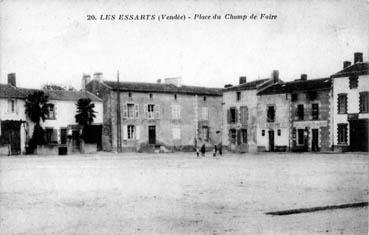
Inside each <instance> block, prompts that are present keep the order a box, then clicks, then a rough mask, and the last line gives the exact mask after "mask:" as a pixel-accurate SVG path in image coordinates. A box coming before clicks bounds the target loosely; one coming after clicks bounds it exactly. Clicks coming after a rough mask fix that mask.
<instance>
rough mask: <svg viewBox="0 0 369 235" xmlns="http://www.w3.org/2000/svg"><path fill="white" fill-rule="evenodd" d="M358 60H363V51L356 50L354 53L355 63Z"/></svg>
mask: <svg viewBox="0 0 369 235" xmlns="http://www.w3.org/2000/svg"><path fill="white" fill-rule="evenodd" d="M358 62H363V53H361V52H355V53H354V64H356V63H358Z"/></svg>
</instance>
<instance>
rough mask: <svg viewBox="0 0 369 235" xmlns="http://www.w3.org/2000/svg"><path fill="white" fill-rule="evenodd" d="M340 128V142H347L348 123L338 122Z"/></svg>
mask: <svg viewBox="0 0 369 235" xmlns="http://www.w3.org/2000/svg"><path fill="white" fill-rule="evenodd" d="M337 128H338V135H337V137H338V143H339V144H347V124H337Z"/></svg>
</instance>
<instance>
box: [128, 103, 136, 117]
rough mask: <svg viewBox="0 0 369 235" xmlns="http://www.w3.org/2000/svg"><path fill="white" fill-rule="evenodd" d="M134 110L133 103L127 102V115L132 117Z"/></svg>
mask: <svg viewBox="0 0 369 235" xmlns="http://www.w3.org/2000/svg"><path fill="white" fill-rule="evenodd" d="M134 112H135V105H134V104H127V117H128V118H133V117H134Z"/></svg>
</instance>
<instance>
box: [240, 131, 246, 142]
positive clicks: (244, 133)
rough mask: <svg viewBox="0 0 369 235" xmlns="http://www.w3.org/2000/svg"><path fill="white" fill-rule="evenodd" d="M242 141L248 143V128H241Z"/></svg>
mask: <svg viewBox="0 0 369 235" xmlns="http://www.w3.org/2000/svg"><path fill="white" fill-rule="evenodd" d="M241 143H243V144H247V130H246V129H242V130H241Z"/></svg>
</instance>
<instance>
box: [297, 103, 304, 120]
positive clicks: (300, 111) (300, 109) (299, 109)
mask: <svg viewBox="0 0 369 235" xmlns="http://www.w3.org/2000/svg"><path fill="white" fill-rule="evenodd" d="M297 119H298V120H300V121H301V120H304V105H303V104H299V105H297Z"/></svg>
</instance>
